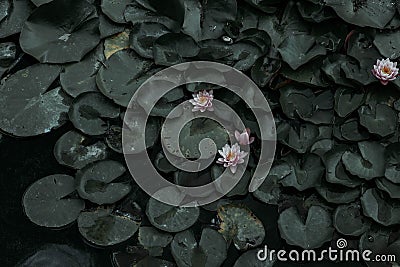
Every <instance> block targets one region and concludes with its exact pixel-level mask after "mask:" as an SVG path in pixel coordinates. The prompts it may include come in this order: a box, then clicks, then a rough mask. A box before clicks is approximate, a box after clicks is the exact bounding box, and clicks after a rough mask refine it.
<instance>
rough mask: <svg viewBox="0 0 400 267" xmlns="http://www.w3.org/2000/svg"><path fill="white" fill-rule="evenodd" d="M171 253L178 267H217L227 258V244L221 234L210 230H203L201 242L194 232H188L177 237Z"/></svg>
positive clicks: (172, 244)
mask: <svg viewBox="0 0 400 267" xmlns="http://www.w3.org/2000/svg"><path fill="white" fill-rule="evenodd" d="M171 252H172V256H173V257H174V259H175V261H176V263H177V265H178V267H190V266H210V267H217V266H221V264H222V263H223V262H224V260H225V259H226V257H227V244H226V241H225V239H224V237H223V236H222V235H221V234H220V233H218V232H217V231H215V230H212V229H210V228H204V229H203V231H202V233H201V238H200V241H199V242H197V241H196V239H195V237H194V235H193V233H192V231H190V230H186V231H184V232H180V233H177V234H176V235H175V237H174V240H173V241H172V243H171Z"/></svg>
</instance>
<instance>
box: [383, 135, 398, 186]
mask: <svg viewBox="0 0 400 267" xmlns="http://www.w3.org/2000/svg"><path fill="white" fill-rule="evenodd" d="M385 158H386V170H385V177H386V178H387V179H389V180H390V181H391V182H392V183H396V184H400V171H399V166H400V143H398V142H396V143H392V144H390V145H388V146H387V147H386V150H385Z"/></svg>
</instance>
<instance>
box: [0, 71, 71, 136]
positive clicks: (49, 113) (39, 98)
mask: <svg viewBox="0 0 400 267" xmlns="http://www.w3.org/2000/svg"><path fill="white" fill-rule="evenodd" d="M59 72H60V68H59V67H58V66H52V65H45V64H42V65H39V64H36V65H33V66H30V67H28V68H26V69H23V70H20V71H18V72H16V73H15V74H13V75H12V76H11V77H10V78H8V79H7V80H6V81H5V83H4V84H2V85H1V87H0V128H1V129H2V130H3V131H5V132H7V133H9V134H12V135H15V136H34V135H39V134H43V133H48V132H50V131H51V130H52V129H55V128H58V127H60V126H61V125H63V124H64V123H65V122H66V121H67V116H66V114H67V112H68V109H69V105H70V102H71V99H70V97H69V96H67V95H66V94H65V93H64V92H63V91H62V90H61V88H55V89H50V90H49V87H50V85H51V84H52V82H53V81H54V80H55V79H56V78H57V76H58V74H59Z"/></svg>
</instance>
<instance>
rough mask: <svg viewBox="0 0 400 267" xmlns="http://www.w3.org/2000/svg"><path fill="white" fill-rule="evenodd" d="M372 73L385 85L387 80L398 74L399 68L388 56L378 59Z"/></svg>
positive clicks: (393, 78) (391, 79) (394, 77)
mask: <svg viewBox="0 0 400 267" xmlns="http://www.w3.org/2000/svg"><path fill="white" fill-rule="evenodd" d="M372 73H373V74H374V75H375V77H376V78H378V79H379V80H380V81H381V83H382V84H383V85H386V84H388V82H389V81H393V80H395V79H396V77H397V75H398V74H399V68H397V62H392V61H390V59H388V58H387V59H382V60H380V59H378V60H377V61H376V65H374V69H373V70H372Z"/></svg>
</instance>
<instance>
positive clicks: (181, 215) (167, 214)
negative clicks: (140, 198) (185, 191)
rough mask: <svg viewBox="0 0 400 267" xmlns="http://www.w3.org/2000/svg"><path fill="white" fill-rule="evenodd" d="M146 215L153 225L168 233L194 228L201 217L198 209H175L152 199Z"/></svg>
mask: <svg viewBox="0 0 400 267" xmlns="http://www.w3.org/2000/svg"><path fill="white" fill-rule="evenodd" d="M146 215H147V217H148V218H149V220H150V222H151V224H152V225H153V226H155V227H156V228H158V229H160V230H163V231H167V232H180V231H183V230H185V229H187V228H189V227H190V226H192V225H193V224H194V223H195V222H196V221H197V218H198V217H199V208H198V207H193V208H192V207H190V208H186V207H175V206H170V205H168V204H165V203H161V202H159V201H157V200H155V199H154V198H150V199H149V202H148V204H147V207H146Z"/></svg>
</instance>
